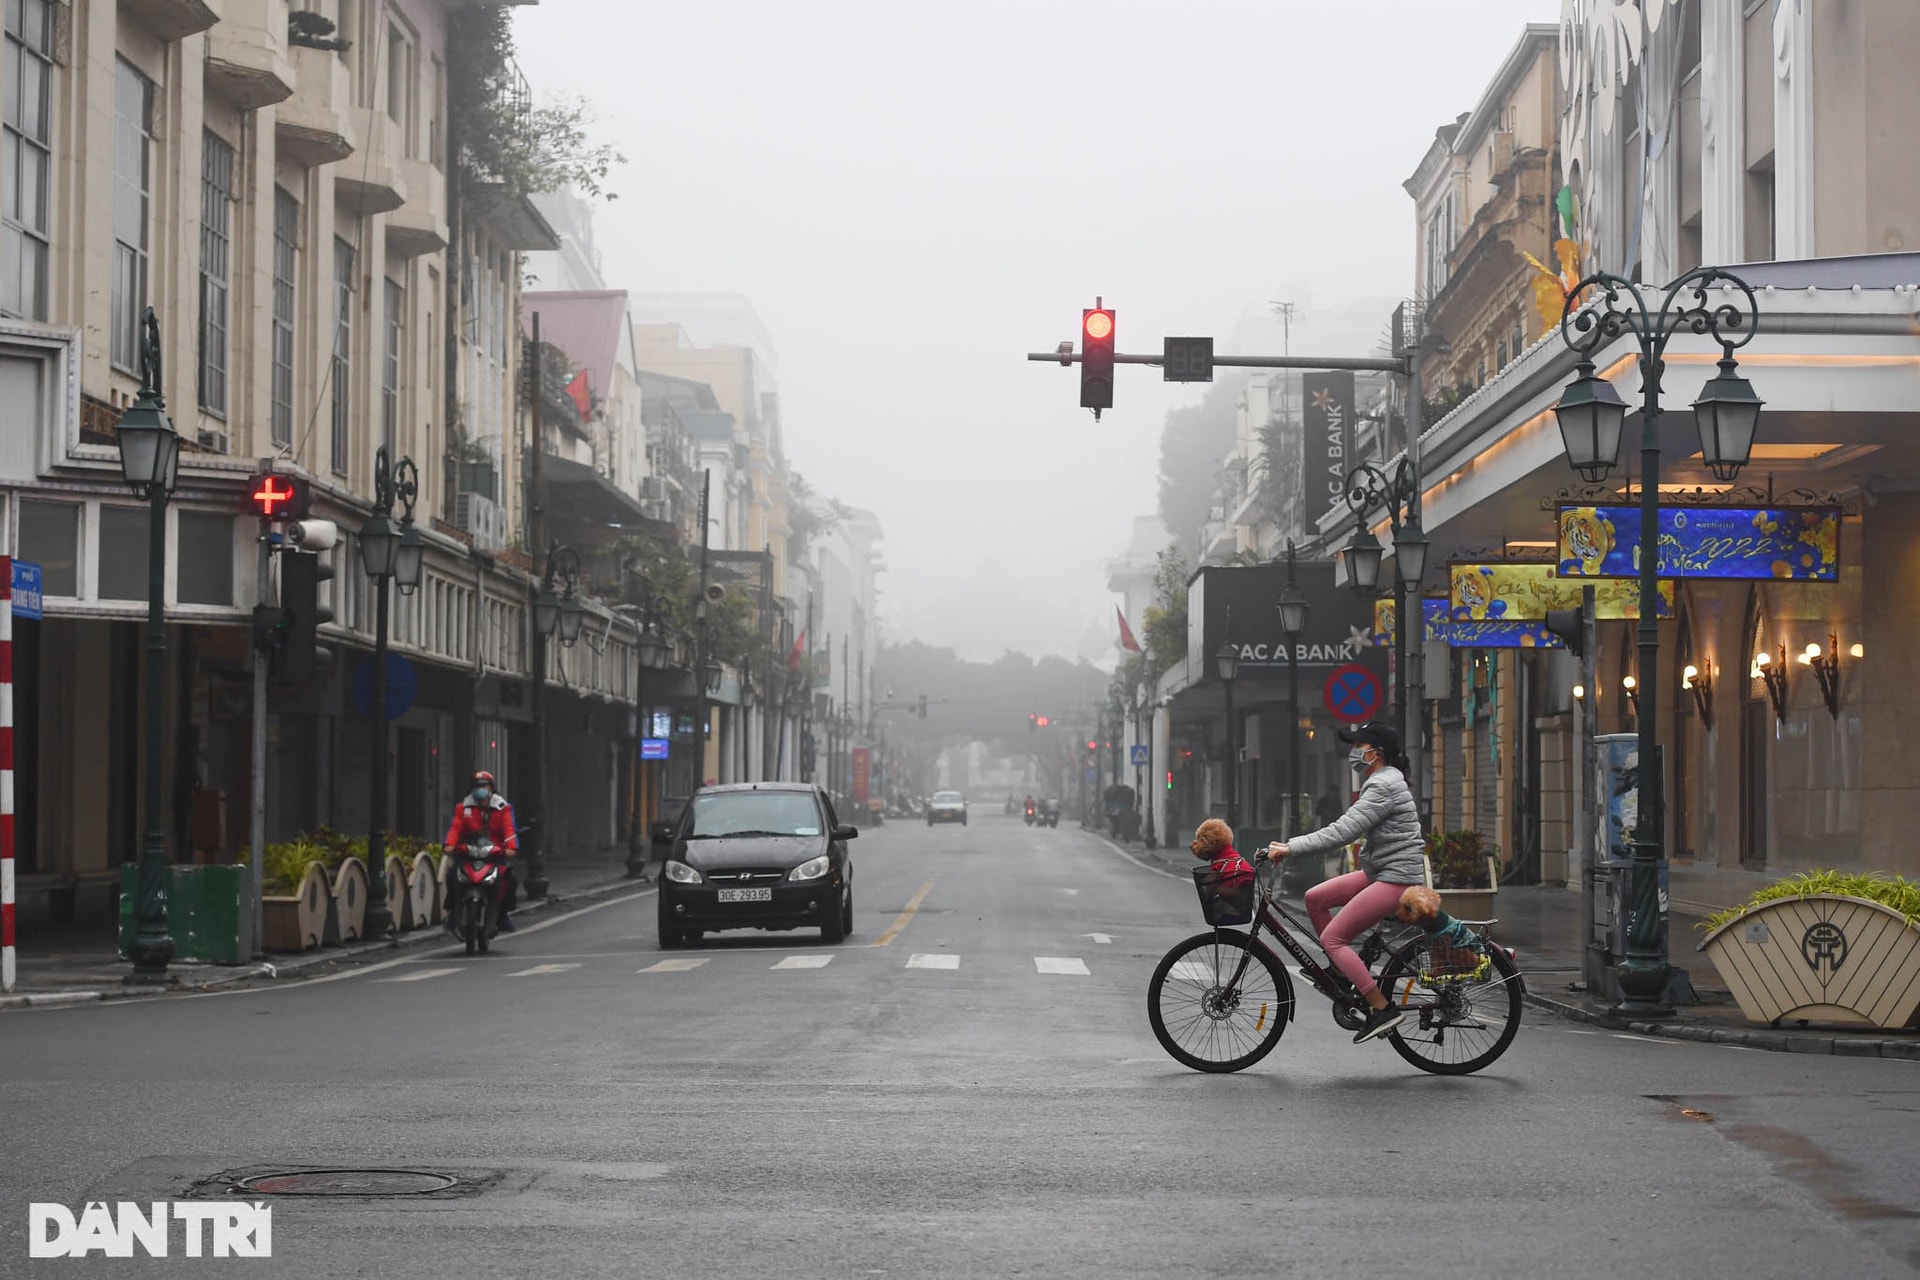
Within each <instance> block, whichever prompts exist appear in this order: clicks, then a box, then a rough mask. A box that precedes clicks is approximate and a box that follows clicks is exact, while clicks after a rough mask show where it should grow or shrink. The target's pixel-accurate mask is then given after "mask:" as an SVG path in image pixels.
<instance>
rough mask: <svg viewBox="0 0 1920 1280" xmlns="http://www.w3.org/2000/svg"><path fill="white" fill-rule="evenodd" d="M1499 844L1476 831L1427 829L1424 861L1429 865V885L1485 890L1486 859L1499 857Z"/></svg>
mask: <svg viewBox="0 0 1920 1280" xmlns="http://www.w3.org/2000/svg"><path fill="white" fill-rule="evenodd" d="M1499 853H1500V851H1499V847H1498V846H1497V845H1495V844H1494V843H1493V841H1491V840H1489V839H1487V838H1486V837H1485V836H1483V835H1481V834H1480V833H1479V832H1478V831H1430V832H1428V833H1427V860H1428V861H1429V862H1431V863H1432V864H1433V887H1434V888H1436V889H1439V890H1441V891H1442V892H1444V891H1446V890H1448V889H1487V888H1491V887H1492V886H1491V885H1490V884H1488V882H1487V874H1488V873H1487V859H1489V858H1497V857H1498V856H1499Z"/></svg>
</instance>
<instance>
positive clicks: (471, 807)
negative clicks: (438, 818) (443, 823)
mask: <svg viewBox="0 0 1920 1280" xmlns="http://www.w3.org/2000/svg"><path fill="white" fill-rule="evenodd" d="M483 831H484V832H485V833H486V834H487V837H488V838H489V839H491V840H492V841H493V842H494V843H495V844H497V845H499V846H500V848H501V849H503V850H504V851H505V852H506V853H507V855H508V856H509V857H511V856H512V855H513V854H515V853H518V852H519V851H520V837H519V836H518V835H517V834H516V833H515V832H514V829H513V806H512V805H510V804H508V803H507V802H506V800H505V799H504V798H502V797H500V796H493V797H491V798H490V799H488V801H487V804H486V807H485V808H484V809H483V808H481V807H480V806H479V805H476V804H475V803H473V798H472V797H471V796H469V797H468V798H467V799H465V800H463V801H461V802H460V805H459V807H458V808H456V809H455V810H454V811H453V821H452V822H450V823H448V824H447V838H446V839H445V840H444V841H442V842H441V843H442V845H443V846H444V847H445V848H447V849H449V850H451V849H455V848H457V847H459V846H460V845H463V844H467V843H469V842H471V841H472V840H473V838H474V837H475V836H478V835H479V834H480V833H481V832H483Z"/></svg>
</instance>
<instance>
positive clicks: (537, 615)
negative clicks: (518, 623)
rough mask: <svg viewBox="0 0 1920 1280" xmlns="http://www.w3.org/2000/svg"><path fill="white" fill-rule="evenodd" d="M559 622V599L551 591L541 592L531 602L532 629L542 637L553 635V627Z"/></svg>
mask: <svg viewBox="0 0 1920 1280" xmlns="http://www.w3.org/2000/svg"><path fill="white" fill-rule="evenodd" d="M559 621H560V597H558V596H556V595H554V594H553V592H551V591H542V592H541V593H540V594H539V595H537V596H535V597H534V601H533V629H534V630H535V631H537V632H538V633H539V634H541V635H543V636H550V635H552V634H553V629H554V627H555V626H556V625H557V624H558V623H559Z"/></svg>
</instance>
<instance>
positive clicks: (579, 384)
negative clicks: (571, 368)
mask: <svg viewBox="0 0 1920 1280" xmlns="http://www.w3.org/2000/svg"><path fill="white" fill-rule="evenodd" d="M567 395H569V396H570V397H572V399H573V407H574V408H575V409H578V410H579V411H580V421H582V422H587V421H590V420H591V419H592V418H593V392H592V391H590V390H588V389H587V371H586V370H585V369H582V370H581V371H580V372H579V373H576V374H574V375H573V381H572V382H569V383H568V384H567Z"/></svg>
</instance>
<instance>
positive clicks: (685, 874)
mask: <svg viewBox="0 0 1920 1280" xmlns="http://www.w3.org/2000/svg"><path fill="white" fill-rule="evenodd" d="M667 879H669V880H671V881H673V882H674V883H675V884H699V883H700V873H699V872H698V871H695V870H694V869H693V868H692V867H690V866H688V865H687V864H686V863H684V862H675V861H674V860H673V859H671V858H669V859H667Z"/></svg>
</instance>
